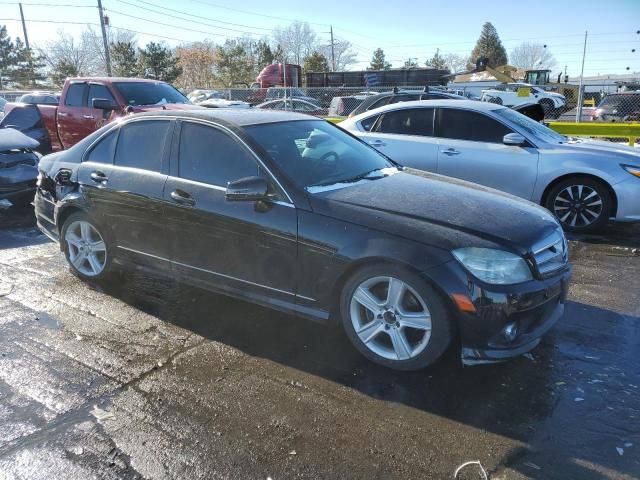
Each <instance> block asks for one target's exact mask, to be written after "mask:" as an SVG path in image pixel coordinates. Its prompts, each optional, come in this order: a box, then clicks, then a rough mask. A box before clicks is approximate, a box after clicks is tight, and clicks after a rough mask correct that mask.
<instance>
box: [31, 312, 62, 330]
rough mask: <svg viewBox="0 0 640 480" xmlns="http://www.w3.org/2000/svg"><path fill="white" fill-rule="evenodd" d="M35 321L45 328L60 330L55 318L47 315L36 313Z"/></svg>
mask: <svg viewBox="0 0 640 480" xmlns="http://www.w3.org/2000/svg"><path fill="white" fill-rule="evenodd" d="M36 321H37V322H38V324H40V325H42V326H43V327H45V328H48V329H51V330H60V324H59V323H58V321H57V320H56V319H55V318H53V317H51V316H50V315H49V314H48V313H45V312H38V313H37V314H36Z"/></svg>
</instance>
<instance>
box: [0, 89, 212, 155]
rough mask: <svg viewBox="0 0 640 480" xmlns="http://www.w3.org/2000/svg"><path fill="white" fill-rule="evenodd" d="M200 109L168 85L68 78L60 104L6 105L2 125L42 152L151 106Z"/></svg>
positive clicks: (70, 143) (152, 107) (68, 142)
mask: <svg viewBox="0 0 640 480" xmlns="http://www.w3.org/2000/svg"><path fill="white" fill-rule="evenodd" d="M183 108H201V107H197V106H195V105H192V104H191V102H189V100H188V99H187V97H185V96H184V95H183V94H182V93H180V92H179V91H178V90H176V89H175V88H174V87H172V86H171V85H169V84H167V83H164V82H159V81H156V80H149V79H139V78H116V77H90V78H70V79H67V81H66V82H65V84H64V88H63V89H62V95H61V96H60V103H59V104H58V105H27V104H21V103H7V104H6V105H5V109H4V111H5V116H4V118H3V119H2V122H0V128H15V129H17V130H20V131H21V132H23V133H24V134H25V135H27V136H30V137H32V138H35V139H36V140H38V141H39V142H40V148H39V149H38V151H40V153H43V154H45V153H50V152H56V151H58V150H64V149H67V148H69V147H71V146H73V145H75V144H76V143H77V142H79V141H80V140H82V139H83V138H85V137H86V136H87V135H89V134H91V133H92V132H94V131H95V130H97V129H99V128H100V127H102V126H103V125H104V124H106V123H109V122H111V121H112V120H114V119H116V118H118V117H122V116H124V115H128V114H131V113H137V112H147V111H150V110H155V109H164V110H166V109H183Z"/></svg>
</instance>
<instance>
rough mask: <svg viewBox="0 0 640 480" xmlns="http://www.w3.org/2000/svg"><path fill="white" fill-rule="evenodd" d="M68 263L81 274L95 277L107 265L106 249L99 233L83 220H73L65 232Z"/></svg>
mask: <svg viewBox="0 0 640 480" xmlns="http://www.w3.org/2000/svg"><path fill="white" fill-rule="evenodd" d="M64 240H65V242H66V244H67V249H68V255H69V262H70V263H71V266H72V267H73V268H75V269H76V270H77V271H78V272H80V273H81V274H83V275H85V276H87V277H96V276H98V275H100V274H101V273H102V271H103V270H104V269H105V266H106V264H107V247H106V245H105V242H104V239H103V238H102V236H101V235H100V232H98V230H97V229H96V228H95V227H94V226H93V225H91V224H90V223H89V222H87V221H85V220H75V221H73V222H72V223H71V224H70V225H69V227H68V228H67V229H66V231H65V235H64Z"/></svg>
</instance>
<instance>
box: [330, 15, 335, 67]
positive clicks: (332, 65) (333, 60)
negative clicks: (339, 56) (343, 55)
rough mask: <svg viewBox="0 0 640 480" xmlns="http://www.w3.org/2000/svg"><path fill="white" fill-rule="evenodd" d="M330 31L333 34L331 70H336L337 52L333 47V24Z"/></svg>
mask: <svg viewBox="0 0 640 480" xmlns="http://www.w3.org/2000/svg"><path fill="white" fill-rule="evenodd" d="M329 33H330V34H331V71H332V72H335V71H336V53H335V50H334V48H333V25H331V26H330V28H329Z"/></svg>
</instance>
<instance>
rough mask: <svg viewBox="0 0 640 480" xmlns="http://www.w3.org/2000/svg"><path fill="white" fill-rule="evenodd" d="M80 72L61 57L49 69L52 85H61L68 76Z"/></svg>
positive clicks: (74, 75)
mask: <svg viewBox="0 0 640 480" xmlns="http://www.w3.org/2000/svg"><path fill="white" fill-rule="evenodd" d="M79 74H80V72H79V71H78V68H77V67H76V66H75V65H74V64H73V63H71V62H69V61H67V60H64V59H61V60H60V61H58V62H57V63H56V64H55V65H54V66H53V68H52V69H51V72H50V76H51V80H52V81H53V83H54V85H56V86H58V87H61V86H62V85H63V84H64V81H65V80H66V79H67V78H69V77H77V76H78V75H79Z"/></svg>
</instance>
